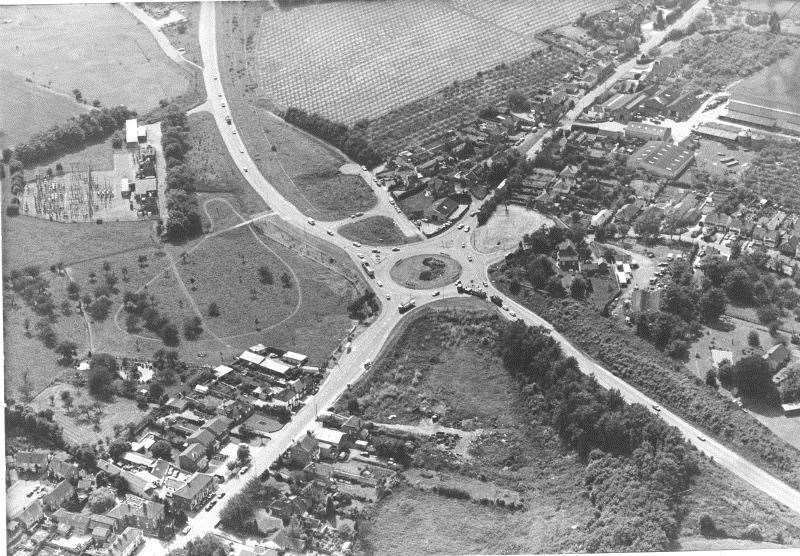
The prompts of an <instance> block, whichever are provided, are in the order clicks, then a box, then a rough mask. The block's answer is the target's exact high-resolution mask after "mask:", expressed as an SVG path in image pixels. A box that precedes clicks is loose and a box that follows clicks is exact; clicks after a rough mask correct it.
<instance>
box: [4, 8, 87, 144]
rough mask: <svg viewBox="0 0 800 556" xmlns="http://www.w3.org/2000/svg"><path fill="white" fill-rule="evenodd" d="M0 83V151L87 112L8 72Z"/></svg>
mask: <svg viewBox="0 0 800 556" xmlns="http://www.w3.org/2000/svg"><path fill="white" fill-rule="evenodd" d="M0 13H2V8H0ZM0 83H2V84H3V94H2V95H0V149H5V148H8V147H11V146H13V145H16V144H17V143H22V142H24V141H26V140H28V139H29V138H30V137H31V136H32V135H33V134H34V133H36V132H37V131H42V130H44V129H47V128H48V127H50V126H53V125H55V124H59V123H61V122H63V121H64V120H66V119H67V118H69V117H70V116H77V115H78V114H81V113H83V112H85V111H86V107H85V106H83V105H81V104H78V103H77V102H75V100H74V99H72V98H68V97H66V96H64V95H60V94H57V93H55V92H52V91H48V90H47V89H45V88H44V87H40V86H37V85H35V84H33V83H28V82H27V81H25V79H24V78H23V77H20V76H19V75H16V74H14V73H12V72H10V71H6V70H0Z"/></svg>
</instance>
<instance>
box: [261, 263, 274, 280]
mask: <svg viewBox="0 0 800 556" xmlns="http://www.w3.org/2000/svg"><path fill="white" fill-rule="evenodd" d="M258 279H259V280H260V281H261V283H262V284H267V285H272V284H273V283H274V280H273V277H272V271H271V270H270V269H269V267H268V266H267V265H262V266H260V267H258Z"/></svg>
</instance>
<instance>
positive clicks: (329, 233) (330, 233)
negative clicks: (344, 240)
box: [325, 230, 333, 236]
mask: <svg viewBox="0 0 800 556" xmlns="http://www.w3.org/2000/svg"><path fill="white" fill-rule="evenodd" d="M325 233H327V234H328V235H329V236H332V235H333V231H332V230H325Z"/></svg>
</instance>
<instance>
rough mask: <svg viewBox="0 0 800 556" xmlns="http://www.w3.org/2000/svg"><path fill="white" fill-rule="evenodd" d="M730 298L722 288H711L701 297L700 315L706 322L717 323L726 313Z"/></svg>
mask: <svg viewBox="0 0 800 556" xmlns="http://www.w3.org/2000/svg"><path fill="white" fill-rule="evenodd" d="M727 304H728V298H727V297H725V292H724V291H722V290H721V289H720V288H710V289H709V290H708V291H706V292H705V293H704V294H703V295H702V296H701V297H700V314H701V315H703V318H704V319H705V320H706V322H715V321H717V320H718V319H719V317H721V316H722V315H723V314H724V313H725V307H726V306H727Z"/></svg>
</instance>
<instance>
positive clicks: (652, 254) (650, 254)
mask: <svg viewBox="0 0 800 556" xmlns="http://www.w3.org/2000/svg"><path fill="white" fill-rule="evenodd" d="M647 256H648V257H649V258H651V259H653V258H655V256H656V254H655V253H653V252H652V251H648V252H647Z"/></svg>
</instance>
